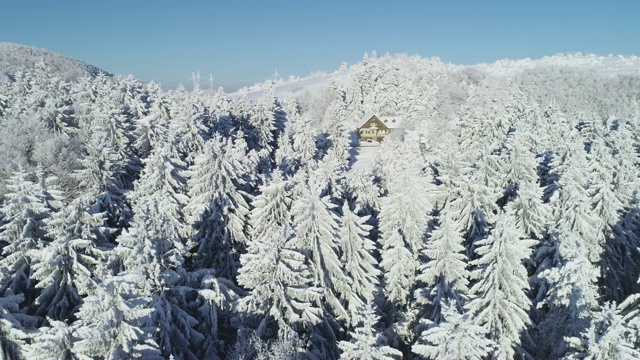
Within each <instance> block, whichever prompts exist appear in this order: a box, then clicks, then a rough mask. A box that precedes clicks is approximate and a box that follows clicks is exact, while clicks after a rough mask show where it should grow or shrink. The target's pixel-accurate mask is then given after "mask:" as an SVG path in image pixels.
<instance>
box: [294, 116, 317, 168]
mask: <svg viewBox="0 0 640 360" xmlns="http://www.w3.org/2000/svg"><path fill="white" fill-rule="evenodd" d="M315 135H316V134H315V131H314V129H313V127H312V125H311V120H310V119H309V118H308V117H307V116H305V115H302V116H300V117H297V118H295V120H294V123H293V133H292V139H293V147H292V150H293V152H294V154H295V159H296V162H297V168H302V169H306V170H307V171H310V170H312V169H313V168H314V167H315V165H316V160H315V155H316V151H317V149H316V140H315Z"/></svg>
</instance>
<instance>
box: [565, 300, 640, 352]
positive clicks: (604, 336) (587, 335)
mask: <svg viewBox="0 0 640 360" xmlns="http://www.w3.org/2000/svg"><path fill="white" fill-rule="evenodd" d="M622 310H623V309H622V306H615V304H611V303H606V304H604V306H602V308H601V309H600V310H599V311H597V312H595V313H594V319H593V320H592V322H591V326H590V327H589V329H587V330H586V331H584V332H583V333H581V334H580V336H579V337H572V338H569V339H567V341H568V342H569V344H570V345H571V347H572V348H573V349H576V350H577V351H575V352H573V353H570V354H569V355H568V356H567V358H568V359H589V360H609V359H611V360H618V359H620V360H622V359H637V358H639V357H640V351H639V350H638V347H637V344H638V333H637V329H634V328H633V320H632V319H631V318H630V317H629V316H625V315H623V313H622Z"/></svg>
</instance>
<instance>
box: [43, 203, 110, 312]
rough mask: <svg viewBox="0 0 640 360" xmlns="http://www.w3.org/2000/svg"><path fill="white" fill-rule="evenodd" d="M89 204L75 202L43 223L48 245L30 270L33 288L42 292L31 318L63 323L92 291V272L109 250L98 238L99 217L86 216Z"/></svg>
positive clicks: (100, 224) (104, 241)
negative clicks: (38, 317) (82, 296)
mask: <svg viewBox="0 0 640 360" xmlns="http://www.w3.org/2000/svg"><path fill="white" fill-rule="evenodd" d="M92 202H93V201H92V198H91V197H90V196H83V197H79V198H76V199H75V200H73V201H72V202H71V203H70V204H68V205H67V206H65V207H64V208H62V209H61V210H60V211H59V212H58V213H56V214H55V215H54V216H52V217H51V218H50V219H49V220H47V222H46V223H47V226H46V228H47V236H48V237H49V238H51V242H50V243H49V244H47V245H46V246H44V247H41V248H39V249H38V252H37V254H36V256H37V263H36V264H35V265H34V266H33V275H32V277H33V279H34V280H36V281H37V284H36V285H35V286H36V287H37V288H40V289H42V290H41V291H40V294H39V295H38V298H37V299H36V301H35V302H34V304H33V310H32V311H33V313H34V314H35V315H38V316H41V317H43V318H44V317H45V316H46V317H48V318H51V319H53V320H58V321H64V320H67V319H69V318H70V316H71V315H72V314H73V313H74V312H75V311H76V310H77V307H78V306H79V305H80V304H82V298H81V295H86V294H90V293H92V292H93V291H94V290H95V287H96V281H95V277H96V274H95V273H94V270H95V269H96V267H97V266H98V265H99V264H101V263H103V262H104V260H105V257H106V256H105V251H106V250H108V249H109V246H108V245H107V244H106V239H105V238H104V237H102V234H103V232H104V231H103V229H102V225H103V223H104V219H103V217H102V215H101V214H91V213H90V208H91V204H92Z"/></svg>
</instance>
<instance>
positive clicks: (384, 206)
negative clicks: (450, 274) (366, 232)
mask: <svg viewBox="0 0 640 360" xmlns="http://www.w3.org/2000/svg"><path fill="white" fill-rule="evenodd" d="M402 162H403V163H405V164H404V165H405V166H401V165H399V167H398V168H397V169H394V170H395V171H393V172H392V175H390V176H391V178H390V179H388V183H387V190H388V194H387V195H386V196H385V197H383V198H382V200H381V208H380V216H379V219H380V232H381V239H380V242H381V244H382V252H381V254H382V262H381V263H380V265H381V266H382V268H383V269H384V270H385V275H384V284H385V285H384V290H385V295H386V298H387V300H388V301H391V302H393V303H394V304H396V305H399V306H403V305H406V304H407V301H408V300H409V299H408V297H409V294H411V293H412V291H413V288H414V286H415V281H416V279H415V277H416V270H417V268H418V266H419V262H418V256H419V254H420V251H421V250H422V249H423V248H424V241H423V239H424V234H425V232H426V230H427V222H428V221H429V218H430V212H431V209H432V206H433V201H432V199H431V198H430V196H429V189H430V188H431V187H432V186H431V181H430V180H429V175H428V174H425V173H423V172H422V171H421V168H420V166H421V164H419V163H416V162H413V163H411V164H409V163H408V162H409V159H405V160H402Z"/></svg>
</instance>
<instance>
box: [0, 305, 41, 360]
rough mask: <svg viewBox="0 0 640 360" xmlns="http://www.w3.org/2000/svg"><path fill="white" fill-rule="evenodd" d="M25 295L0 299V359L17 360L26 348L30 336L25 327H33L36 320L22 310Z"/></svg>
mask: <svg viewBox="0 0 640 360" xmlns="http://www.w3.org/2000/svg"><path fill="white" fill-rule="evenodd" d="M23 298H24V295H22V294H20V295H5V296H2V297H0V358H2V359H14V358H15V359H17V358H19V357H20V355H21V349H22V348H23V347H24V346H25V344H26V340H27V338H28V334H27V331H26V328H25V326H33V323H34V321H33V320H34V319H33V318H31V317H29V316H28V315H26V314H24V313H23V312H22V311H21V310H20V303H21V302H22V300H23Z"/></svg>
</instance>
